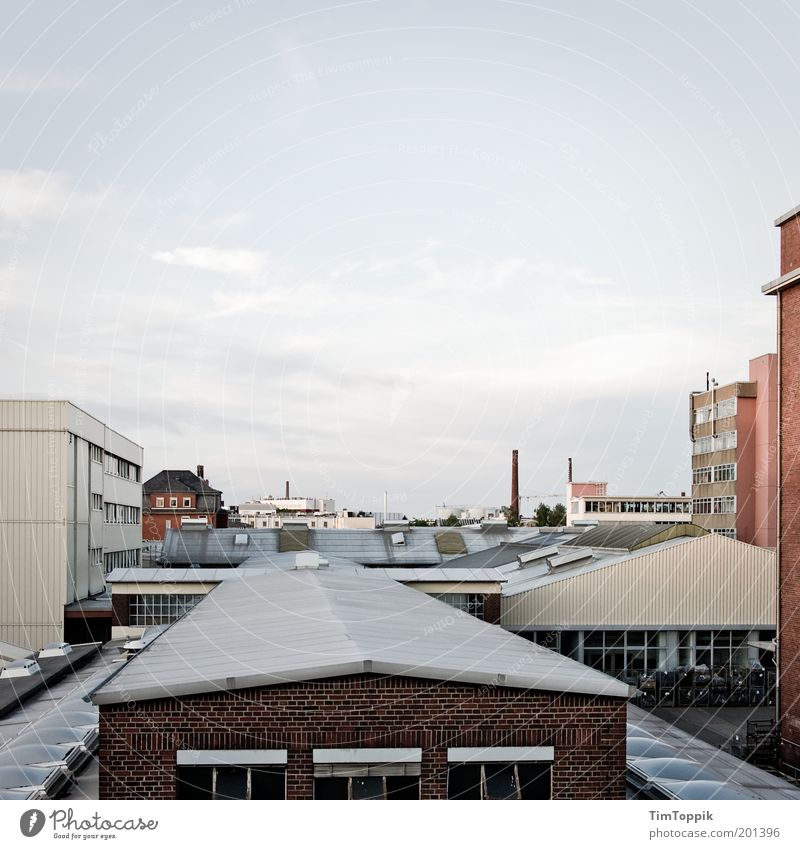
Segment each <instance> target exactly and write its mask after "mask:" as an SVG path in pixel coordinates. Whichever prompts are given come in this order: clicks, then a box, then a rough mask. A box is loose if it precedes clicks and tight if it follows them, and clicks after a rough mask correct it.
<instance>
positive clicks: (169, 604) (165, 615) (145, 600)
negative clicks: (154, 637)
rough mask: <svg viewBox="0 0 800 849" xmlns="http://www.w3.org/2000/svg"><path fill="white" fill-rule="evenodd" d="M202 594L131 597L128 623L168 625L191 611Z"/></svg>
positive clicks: (164, 594)
mask: <svg viewBox="0 0 800 849" xmlns="http://www.w3.org/2000/svg"><path fill="white" fill-rule="evenodd" d="M202 598H205V595H204V594H202V593H201V594H199V595H192V594H186V593H184V594H182V593H169V594H168V593H156V594H145V595H132V596H130V599H129V601H128V621H129V623H130V624H131V625H138V626H140V627H147V626H149V625H169V624H170V623H171V622H174V621H175V620H176V619H180V617H181V616H183V615H184V613H187V612H188V611H189V610H191V609H192V608H193V607H194V606H195V605H196V604H197V602H198V601H200V599H202Z"/></svg>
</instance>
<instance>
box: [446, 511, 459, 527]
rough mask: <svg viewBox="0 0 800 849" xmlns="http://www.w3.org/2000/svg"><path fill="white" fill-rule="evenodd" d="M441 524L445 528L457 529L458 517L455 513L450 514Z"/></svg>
mask: <svg viewBox="0 0 800 849" xmlns="http://www.w3.org/2000/svg"><path fill="white" fill-rule="evenodd" d="M442 524H443V525H444V526H445V527H446V528H456V527H458V516H456V514H455V513H451V514H450V515H449V516H448V517H447V518H446V519H445V520H444V522H442Z"/></svg>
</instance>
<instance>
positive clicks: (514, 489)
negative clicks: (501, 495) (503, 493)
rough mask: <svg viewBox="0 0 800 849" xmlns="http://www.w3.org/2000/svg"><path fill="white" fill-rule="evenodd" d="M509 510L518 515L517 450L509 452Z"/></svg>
mask: <svg viewBox="0 0 800 849" xmlns="http://www.w3.org/2000/svg"><path fill="white" fill-rule="evenodd" d="M511 512H512V513H513V514H514V515H515V516H519V451H517V449H516V448H515V449H514V450H513V451H512V452H511Z"/></svg>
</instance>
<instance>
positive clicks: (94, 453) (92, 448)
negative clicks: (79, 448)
mask: <svg viewBox="0 0 800 849" xmlns="http://www.w3.org/2000/svg"><path fill="white" fill-rule="evenodd" d="M89 457H90V458H91V459H92V461H93V462H95V463H102V462H103V449H102V448H101V447H100V446H99V445H92V444H91V443H90V444H89Z"/></svg>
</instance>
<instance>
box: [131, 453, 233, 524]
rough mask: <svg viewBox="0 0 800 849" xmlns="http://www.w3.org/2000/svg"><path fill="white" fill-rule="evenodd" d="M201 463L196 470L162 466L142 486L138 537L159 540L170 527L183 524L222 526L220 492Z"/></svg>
mask: <svg viewBox="0 0 800 849" xmlns="http://www.w3.org/2000/svg"><path fill="white" fill-rule="evenodd" d="M204 475H205V470H204V468H203V466H198V467H197V474H195V473H194V472H190V471H188V470H187V469H164V470H163V471H161V472H159V473H158V474H157V475H155V476H154V477H152V478H150V480H148V481H145V484H144V486H143V487H142V489H143V507H144V516H143V520H142V538H143V539H144V540H148V541H151V540H163V539H164V537H165V536H166V532H167V531H168V530H169V529H170V528H181V527H184V526H187V525H207V526H210V527H212V528H216V527H226V525H227V522H226V518H227V514H226V513H225V512H224V511H223V509H222V492H221V491H220V490H218V489H214V487H212V486H211V485H210V484H209V482H208V480H207V479H206V478H205V476H204Z"/></svg>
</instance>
